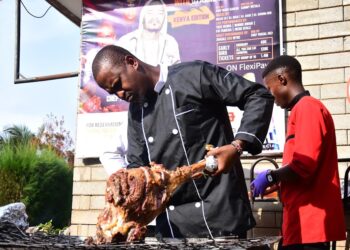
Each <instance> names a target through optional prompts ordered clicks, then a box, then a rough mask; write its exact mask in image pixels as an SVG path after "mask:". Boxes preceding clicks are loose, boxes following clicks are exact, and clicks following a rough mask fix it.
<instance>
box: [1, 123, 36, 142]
mask: <svg viewBox="0 0 350 250" xmlns="http://www.w3.org/2000/svg"><path fill="white" fill-rule="evenodd" d="M34 138H35V135H34V133H32V132H31V131H30V130H29V128H28V127H26V126H24V125H13V126H10V127H7V128H5V129H4V132H3V134H2V135H0V143H1V145H4V144H5V143H9V144H13V145H18V144H20V143H25V144H27V143H30V142H31V141H32V140H34Z"/></svg>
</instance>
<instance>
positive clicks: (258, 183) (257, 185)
mask: <svg viewBox="0 0 350 250" xmlns="http://www.w3.org/2000/svg"><path fill="white" fill-rule="evenodd" d="M267 171H269V170H265V171H263V172H261V173H260V174H258V176H257V177H256V178H255V180H254V181H252V183H251V184H250V189H251V190H252V193H253V196H254V197H258V196H259V195H261V196H263V195H264V193H265V190H266V188H267V187H268V186H270V183H269V182H268V181H267V178H266V173H267Z"/></svg>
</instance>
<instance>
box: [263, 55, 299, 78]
mask: <svg viewBox="0 0 350 250" xmlns="http://www.w3.org/2000/svg"><path fill="white" fill-rule="evenodd" d="M279 68H286V69H287V72H288V74H289V77H290V78H292V79H293V80H294V81H296V82H299V83H302V70H301V65H300V63H299V61H298V60H297V59H295V58H294V57H292V56H288V55H284V56H279V57H276V58H275V59H273V60H272V61H271V62H270V63H269V64H268V65H267V66H266V68H265V69H264V72H263V73H262V77H263V78H264V77H265V76H267V75H268V74H269V73H271V72H272V71H274V70H276V69H279Z"/></svg>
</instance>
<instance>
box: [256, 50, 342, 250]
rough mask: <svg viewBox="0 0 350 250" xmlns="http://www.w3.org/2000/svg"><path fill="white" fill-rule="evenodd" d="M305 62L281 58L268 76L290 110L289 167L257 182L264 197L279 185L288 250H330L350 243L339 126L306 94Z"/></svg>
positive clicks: (267, 71) (274, 92)
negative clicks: (336, 244) (337, 243)
mask: <svg viewBox="0 0 350 250" xmlns="http://www.w3.org/2000/svg"><path fill="white" fill-rule="evenodd" d="M301 72H302V69H301V65H300V63H299V62H298V61H297V60H296V59H295V58H293V57H291V56H280V57H278V58H275V59H274V60H273V61H271V62H270V63H269V65H268V66H267V67H266V68H265V70H264V72H263V78H264V83H265V85H266V87H267V88H268V90H269V91H270V92H271V94H272V95H273V96H274V97H275V103H276V104H277V105H278V106H280V107H281V108H283V109H287V110H288V111H290V115H289V118H288V128H287V135H286V143H285V148H284V153H283V167H282V168H280V169H278V170H274V171H271V170H266V171H264V172H262V173H260V174H259V175H258V176H257V178H256V179H255V180H254V181H253V182H252V184H251V188H252V193H253V195H254V196H255V197H256V196H259V195H261V196H263V195H264V194H265V193H266V192H267V191H266V189H267V187H272V186H274V185H275V184H278V186H279V188H280V191H281V200H282V202H283V224H282V240H283V243H282V249H284V250H285V249H288V250H289V249H293V250H294V249H329V248H330V242H331V241H338V240H344V239H345V225H344V223H345V222H344V213H343V207H342V201H341V194H340V188H339V186H340V184H339V173H338V159H337V145H336V138H335V129H334V123H333V119H332V116H331V114H330V113H329V111H328V110H327V108H326V107H325V106H324V105H323V104H322V103H321V102H320V101H319V100H317V99H315V98H313V97H311V96H310V94H309V92H308V91H305V89H304V87H303V84H302V73H301Z"/></svg>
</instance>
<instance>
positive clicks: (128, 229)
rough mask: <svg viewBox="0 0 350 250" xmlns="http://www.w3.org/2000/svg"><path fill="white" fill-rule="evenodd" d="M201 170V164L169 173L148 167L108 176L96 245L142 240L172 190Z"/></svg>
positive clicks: (123, 170)
mask: <svg viewBox="0 0 350 250" xmlns="http://www.w3.org/2000/svg"><path fill="white" fill-rule="evenodd" d="M204 168H205V161H204V160H203V161H200V162H198V163H196V164H193V165H190V166H183V167H179V168H177V169H176V170H173V171H171V170H167V169H165V168H164V166H163V165H160V164H151V167H138V168H133V169H121V170H119V171H117V172H115V173H114V174H112V175H111V176H110V177H109V179H108V181H107V187H106V195H105V198H106V206H105V208H104V210H103V212H102V213H101V214H100V215H99V217H98V222H97V233H96V243H97V244H101V243H110V242H123V241H127V242H131V241H137V240H142V239H143V238H144V237H145V234H146V225H147V224H149V223H150V222H151V221H152V220H153V219H154V218H155V217H156V216H157V215H159V214H160V213H162V212H163V211H164V210H165V208H166V205H167V202H168V201H169V199H170V197H171V195H172V193H173V192H174V191H175V189H176V188H177V187H178V186H179V185H181V184H182V183H184V182H186V181H187V180H189V179H190V178H191V177H192V175H194V174H196V173H198V172H201V171H202V170H203V169H204Z"/></svg>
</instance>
